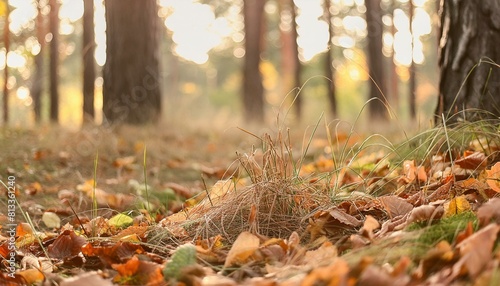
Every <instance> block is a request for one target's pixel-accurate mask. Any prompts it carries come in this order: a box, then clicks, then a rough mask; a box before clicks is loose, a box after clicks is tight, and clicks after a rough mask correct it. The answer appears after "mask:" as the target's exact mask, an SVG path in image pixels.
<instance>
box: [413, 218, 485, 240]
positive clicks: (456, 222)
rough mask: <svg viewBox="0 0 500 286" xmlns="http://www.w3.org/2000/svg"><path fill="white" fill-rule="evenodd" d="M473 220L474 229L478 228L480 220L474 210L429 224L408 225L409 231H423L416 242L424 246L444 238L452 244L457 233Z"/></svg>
mask: <svg viewBox="0 0 500 286" xmlns="http://www.w3.org/2000/svg"><path fill="white" fill-rule="evenodd" d="M469 222H472V225H473V228H474V230H477V228H478V220H477V217H476V215H475V214H474V213H473V212H464V213H461V214H457V215H454V216H451V217H447V218H443V219H441V220H439V221H438V222H436V223H434V224H431V225H428V223H426V222H425V223H412V224H410V225H409V226H408V227H407V229H406V230H407V231H409V232H412V231H421V234H420V235H419V236H417V238H415V240H414V242H415V243H417V244H420V245H423V246H430V247H432V246H434V245H435V244H436V243H438V242H439V241H442V240H446V241H448V242H449V243H450V244H451V243H453V242H454V240H455V238H456V237H457V234H459V233H460V232H461V231H463V230H464V229H465V227H466V226H467V224H468V223H469Z"/></svg>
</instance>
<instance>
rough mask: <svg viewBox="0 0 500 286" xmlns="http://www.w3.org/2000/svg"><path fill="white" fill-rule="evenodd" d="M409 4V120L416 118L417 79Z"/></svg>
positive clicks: (411, 5)
mask: <svg viewBox="0 0 500 286" xmlns="http://www.w3.org/2000/svg"><path fill="white" fill-rule="evenodd" d="M408 4H409V13H408V14H409V18H410V34H411V39H412V41H411V62H410V67H409V74H410V78H409V83H408V88H409V91H408V93H409V106H410V118H411V119H415V118H416V117H417V95H416V92H417V79H416V75H415V73H416V66H415V62H414V61H413V51H414V49H415V36H414V35H413V25H412V23H413V14H414V10H415V7H414V5H413V0H409V1H408Z"/></svg>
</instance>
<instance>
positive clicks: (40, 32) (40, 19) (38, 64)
mask: <svg viewBox="0 0 500 286" xmlns="http://www.w3.org/2000/svg"><path fill="white" fill-rule="evenodd" d="M40 2H41V1H40V0H37V1H36V5H37V11H38V14H37V16H36V19H35V21H36V23H35V26H36V38H37V41H38V43H39V44H40V51H39V52H38V54H37V55H36V56H35V71H34V73H33V81H32V85H31V91H30V92H31V96H32V98H33V111H34V113H35V123H40V122H41V120H42V90H43V79H44V78H43V75H44V62H43V53H44V52H45V23H44V22H45V21H44V16H43V14H42V9H41V8H42V7H41V3H40Z"/></svg>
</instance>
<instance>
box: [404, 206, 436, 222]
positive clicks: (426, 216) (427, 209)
mask: <svg viewBox="0 0 500 286" xmlns="http://www.w3.org/2000/svg"><path fill="white" fill-rule="evenodd" d="M443 213H444V210H443V207H442V206H434V205H423V206H419V207H416V208H414V209H413V210H412V211H411V213H410V215H409V217H408V220H407V221H406V225H408V224H410V223H414V222H422V221H429V220H433V219H440V218H441V217H442V216H443Z"/></svg>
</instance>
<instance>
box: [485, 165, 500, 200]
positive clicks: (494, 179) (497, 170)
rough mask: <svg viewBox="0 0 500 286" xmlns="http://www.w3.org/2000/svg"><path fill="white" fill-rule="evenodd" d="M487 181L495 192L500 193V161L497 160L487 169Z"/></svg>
mask: <svg viewBox="0 0 500 286" xmlns="http://www.w3.org/2000/svg"><path fill="white" fill-rule="evenodd" d="M486 176H487V178H486V183H488V186H490V188H492V189H493V190H494V191H495V192H497V193H500V162H497V163H496V164H495V165H493V166H492V167H491V169H490V170H486Z"/></svg>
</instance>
